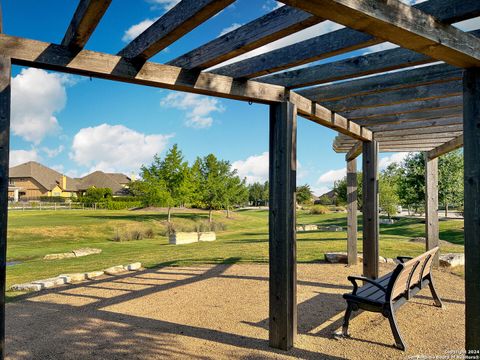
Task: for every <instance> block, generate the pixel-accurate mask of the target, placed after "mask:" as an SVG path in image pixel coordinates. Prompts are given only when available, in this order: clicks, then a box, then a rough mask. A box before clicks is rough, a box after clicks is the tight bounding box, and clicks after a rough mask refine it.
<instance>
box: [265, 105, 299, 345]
mask: <svg viewBox="0 0 480 360" xmlns="http://www.w3.org/2000/svg"><path fill="white" fill-rule="evenodd" d="M269 166H270V172H269V176H270V201H269V203H270V207H269V209H270V216H269V250H270V251H269V256H270V258H269V260H270V314H269V330H270V331H269V339H270V346H271V347H274V348H278V349H283V350H288V349H290V348H291V347H292V346H293V343H294V341H295V336H296V332H297V294H296V287H297V265H296V232H295V206H296V194H295V191H296V170H297V169H296V168H297V111H296V107H295V105H293V104H292V103H290V102H283V103H279V104H275V105H270V165H269Z"/></svg>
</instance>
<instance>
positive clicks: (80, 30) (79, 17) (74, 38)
mask: <svg viewBox="0 0 480 360" xmlns="http://www.w3.org/2000/svg"><path fill="white" fill-rule="evenodd" d="M111 2H112V0H80V2H79V4H78V6H77V9H76V10H75V13H74V15H73V18H72V20H71V21H70V25H69V26H68V29H67V31H66V33H65V36H64V37H63V40H62V42H61V44H62V45H63V46H67V47H68V48H70V49H72V50H73V51H80V50H81V49H83V48H84V46H85V44H86V43H87V41H88V39H90V36H91V35H92V34H93V32H94V31H95V28H96V27H97V25H98V23H99V22H100V20H101V19H102V17H103V15H104V14H105V12H106V11H107V9H108V7H109V6H110V3H111Z"/></svg>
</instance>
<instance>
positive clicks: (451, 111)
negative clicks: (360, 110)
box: [355, 106, 462, 126]
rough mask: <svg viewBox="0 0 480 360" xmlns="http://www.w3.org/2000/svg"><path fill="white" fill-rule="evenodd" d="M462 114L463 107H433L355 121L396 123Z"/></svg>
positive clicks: (360, 123)
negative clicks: (431, 108)
mask: <svg viewBox="0 0 480 360" xmlns="http://www.w3.org/2000/svg"><path fill="white" fill-rule="evenodd" d="M454 116H456V117H459V116H462V107H461V106H459V107H451V108H446V109H433V110H426V111H416V112H410V113H406V114H394V115H388V116H382V117H376V118H368V117H367V118H358V119H355V122H356V123H357V124H359V125H363V126H368V125H373V124H395V123H399V122H407V121H418V120H428V119H440V118H447V117H454Z"/></svg>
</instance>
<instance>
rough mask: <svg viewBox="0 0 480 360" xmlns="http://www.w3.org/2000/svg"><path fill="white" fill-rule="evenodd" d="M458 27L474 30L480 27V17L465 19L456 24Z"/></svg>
mask: <svg viewBox="0 0 480 360" xmlns="http://www.w3.org/2000/svg"><path fill="white" fill-rule="evenodd" d="M454 26H456V27H457V28H459V29H460V30H462V31H472V30H477V29H480V17H475V18H472V19H468V20H464V21H461V22H459V23H456V24H454Z"/></svg>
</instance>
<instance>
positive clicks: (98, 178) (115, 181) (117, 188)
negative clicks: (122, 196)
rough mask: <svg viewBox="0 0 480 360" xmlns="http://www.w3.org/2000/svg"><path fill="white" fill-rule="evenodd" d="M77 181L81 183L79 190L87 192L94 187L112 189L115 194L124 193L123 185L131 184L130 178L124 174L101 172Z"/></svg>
mask: <svg viewBox="0 0 480 360" xmlns="http://www.w3.org/2000/svg"><path fill="white" fill-rule="evenodd" d="M76 180H77V181H78V183H79V185H78V189H79V190H87V189H88V188H90V187H92V186H93V187H96V188H110V189H112V192H113V193H114V194H115V193H119V192H122V191H123V190H124V186H123V185H125V184H128V183H129V182H130V178H129V177H128V176H126V175H124V174H120V173H104V172H103V171H99V170H98V171H95V172H93V173H91V174H88V175H87V176H84V177H83V178H80V179H76Z"/></svg>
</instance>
